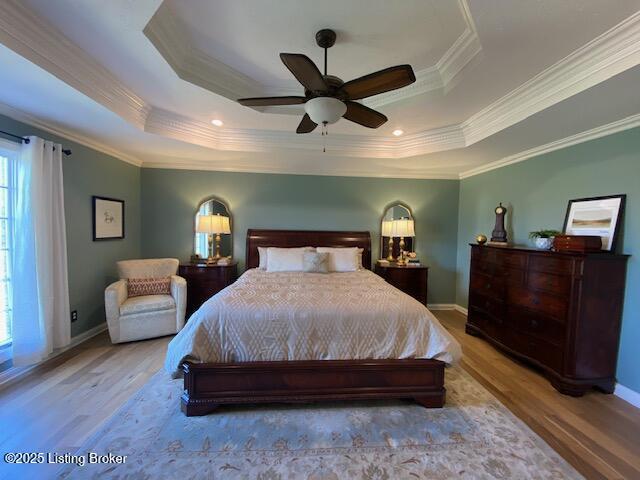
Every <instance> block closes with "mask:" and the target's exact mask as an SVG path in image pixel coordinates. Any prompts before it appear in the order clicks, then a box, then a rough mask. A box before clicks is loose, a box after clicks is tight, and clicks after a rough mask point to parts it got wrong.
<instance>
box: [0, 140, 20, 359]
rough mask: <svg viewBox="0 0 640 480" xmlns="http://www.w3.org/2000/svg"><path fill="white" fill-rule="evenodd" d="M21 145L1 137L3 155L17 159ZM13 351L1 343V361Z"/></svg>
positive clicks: (0, 151) (7, 344) (8, 344)
mask: <svg viewBox="0 0 640 480" xmlns="http://www.w3.org/2000/svg"><path fill="white" fill-rule="evenodd" d="M20 147H21V145H20V144H19V143H16V142H12V141H11V140H6V139H4V138H0V155H2V156H3V157H6V158H12V159H15V158H16V157H17V155H18V153H19V152H20ZM12 351H13V349H12V345H11V342H8V343H5V344H2V345H0V363H4V362H6V361H7V360H10V359H11V357H12Z"/></svg>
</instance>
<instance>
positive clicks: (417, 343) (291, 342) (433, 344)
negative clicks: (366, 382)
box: [165, 269, 461, 376]
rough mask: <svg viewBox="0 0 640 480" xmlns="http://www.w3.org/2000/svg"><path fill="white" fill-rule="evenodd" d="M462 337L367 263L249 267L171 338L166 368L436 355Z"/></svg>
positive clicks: (450, 356)
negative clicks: (311, 269)
mask: <svg viewBox="0 0 640 480" xmlns="http://www.w3.org/2000/svg"><path fill="white" fill-rule="evenodd" d="M460 354H461V349H460V345H459V344H458V342H457V341H456V340H455V339H454V338H453V337H452V336H451V335H450V334H449V333H448V332H447V331H446V330H445V329H444V328H443V327H442V325H440V323H439V322H438V320H437V319H436V318H435V317H434V316H433V314H432V313H431V312H430V311H429V310H428V309H427V308H426V307H425V306H424V305H422V304H421V303H420V302H418V301H416V300H414V299H413V298H412V297H410V296H408V295H406V294H405V293H403V292H401V291H400V290H398V289H396V288H394V287H392V286H391V285H389V284H388V283H387V282H385V281H384V280H383V279H382V278H381V277H379V276H378V275H376V274H374V273H373V272H371V271H368V270H361V271H357V272H348V273H329V274H326V273H325V274H322V273H301V272H300V273H299V272H282V273H266V272H264V271H262V270H258V269H251V270H248V271H246V272H245V273H244V274H243V275H242V276H241V277H240V278H239V279H238V281H237V282H236V283H234V284H233V285H231V286H229V287H227V288H226V289H224V290H222V291H221V292H219V293H218V294H216V295H214V296H213V297H211V298H210V299H209V300H208V301H207V302H206V303H204V304H203V305H202V307H200V309H199V310H198V311H197V312H195V313H194V314H193V315H192V316H191V318H190V319H189V321H188V322H187V324H186V326H185V327H184V329H183V330H182V331H181V332H180V333H178V335H176V337H175V338H174V339H173V340H172V341H171V343H169V347H168V351H167V357H166V360H165V368H166V369H167V371H168V372H170V373H171V374H173V375H174V376H177V375H179V373H180V365H181V364H182V362H183V361H184V360H190V361H195V362H212V363H226V362H248V361H265V360H267V361H276V360H345V359H386V358H394V359H399V358H434V359H437V360H442V361H444V362H447V363H452V362H454V361H455V360H457V359H458V358H459V357H460Z"/></svg>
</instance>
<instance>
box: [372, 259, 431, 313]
mask: <svg viewBox="0 0 640 480" xmlns="http://www.w3.org/2000/svg"><path fill="white" fill-rule="evenodd" d="M375 272H376V273H377V274H378V275H380V276H381V277H382V278H384V279H385V280H386V281H387V282H388V283H390V284H391V285H393V286H394V287H396V288H397V289H398V290H402V291H403V292H404V293H406V294H407V295H411V296H412V297H413V298H415V299H416V300H418V301H419V302H420V303H422V304H424V305H426V304H427V283H428V280H429V267H426V266H424V265H421V266H419V267H417V266H404V265H395V264H393V263H390V264H389V265H379V264H377V263H376V267H375Z"/></svg>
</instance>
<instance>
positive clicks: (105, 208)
mask: <svg viewBox="0 0 640 480" xmlns="http://www.w3.org/2000/svg"><path fill="white" fill-rule="evenodd" d="M92 201H93V240H94V241H96V240H115V239H122V238H124V200H118V199H116V198H108V197H97V196H95V195H94V196H93V197H92Z"/></svg>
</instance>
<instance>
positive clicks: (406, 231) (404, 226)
mask: <svg viewBox="0 0 640 480" xmlns="http://www.w3.org/2000/svg"><path fill="white" fill-rule="evenodd" d="M391 236H393V237H415V236H416V232H415V230H414V228H413V220H411V219H409V218H400V219H398V220H393V224H392V225H391Z"/></svg>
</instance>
